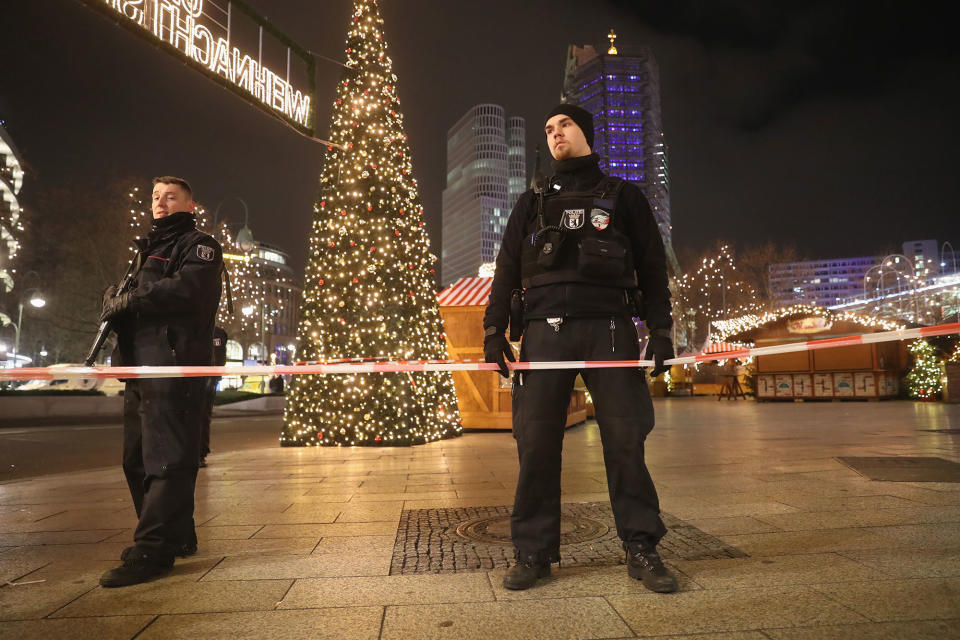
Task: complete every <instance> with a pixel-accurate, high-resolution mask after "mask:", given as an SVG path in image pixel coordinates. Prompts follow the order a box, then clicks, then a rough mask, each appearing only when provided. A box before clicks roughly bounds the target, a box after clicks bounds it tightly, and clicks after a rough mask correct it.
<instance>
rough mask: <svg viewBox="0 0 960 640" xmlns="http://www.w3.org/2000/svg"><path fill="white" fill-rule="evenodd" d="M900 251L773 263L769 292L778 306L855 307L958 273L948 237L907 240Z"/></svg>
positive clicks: (769, 273)
mask: <svg viewBox="0 0 960 640" xmlns="http://www.w3.org/2000/svg"><path fill="white" fill-rule="evenodd" d="M947 247H949V249H948V248H947ZM902 248H903V253H900V254H891V255H888V256H862V257H856V258H835V259H831V260H809V261H804V262H788V263H777V264H771V265H770V266H769V267H768V277H769V283H770V293H771V296H772V298H773V300H774V302H775V304H777V305H778V306H789V305H792V304H798V303H802V304H809V305H815V306H820V307H837V306H842V307H843V308H853V307H854V306H855V305H857V304H858V303H860V302H862V301H863V300H866V299H874V298H878V297H882V298H894V297H899V296H902V295H903V294H904V292H910V291H913V290H914V289H923V288H924V287H930V286H931V285H936V284H937V283H938V282H940V281H941V280H942V281H944V282H948V283H952V282H953V280H952V279H950V278H952V277H953V276H955V275H956V274H957V273H958V259H960V258H958V256H957V255H956V253H955V252H954V250H953V246H952V245H951V244H950V243H949V242H945V243H943V245H942V246H941V245H939V244H938V243H937V241H936V240H910V241H907V242H904V243H903V245H902Z"/></svg>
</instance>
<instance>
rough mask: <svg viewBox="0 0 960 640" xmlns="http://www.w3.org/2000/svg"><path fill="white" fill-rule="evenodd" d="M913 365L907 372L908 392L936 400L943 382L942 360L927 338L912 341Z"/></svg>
mask: <svg viewBox="0 0 960 640" xmlns="http://www.w3.org/2000/svg"><path fill="white" fill-rule="evenodd" d="M909 349H910V353H911V355H913V367H912V368H911V369H910V372H909V373H908V374H907V392H908V393H909V394H910V397H911V398H917V399H918V400H935V399H936V398H937V397H938V396H939V395H940V390H941V388H942V386H943V383H942V381H941V379H940V361H939V359H938V358H937V354H936V350H935V349H934V348H933V345H932V344H930V343H929V342H928V341H927V340H923V339H920V340H915V341H913V342H912V343H910V347H909Z"/></svg>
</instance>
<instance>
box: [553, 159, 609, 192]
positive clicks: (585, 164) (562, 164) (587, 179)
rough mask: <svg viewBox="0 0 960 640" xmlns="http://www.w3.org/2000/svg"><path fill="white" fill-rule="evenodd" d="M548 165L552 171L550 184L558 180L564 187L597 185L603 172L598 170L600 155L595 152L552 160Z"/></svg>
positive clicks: (574, 188)
mask: <svg viewBox="0 0 960 640" xmlns="http://www.w3.org/2000/svg"><path fill="white" fill-rule="evenodd" d="M550 166H551V167H552V168H553V171H554V176H553V178H551V180H550V182H551V184H553V183H555V182H559V183H560V185H561V187H562V188H564V189H573V190H577V191H585V190H589V189H592V188H593V187H595V186H597V183H598V182H600V180H601V179H602V178H603V172H602V171H600V156H598V155H597V154H595V153H591V154H590V155H586V156H578V157H576V158H565V159H563V160H554V161H553V162H552V163H551V165H550Z"/></svg>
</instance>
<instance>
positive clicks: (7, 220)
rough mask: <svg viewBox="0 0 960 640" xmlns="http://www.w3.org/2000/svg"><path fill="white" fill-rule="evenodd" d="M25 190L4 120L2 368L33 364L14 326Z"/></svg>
mask: <svg viewBox="0 0 960 640" xmlns="http://www.w3.org/2000/svg"><path fill="white" fill-rule="evenodd" d="M22 186H23V167H22V163H21V160H20V153H19V152H18V151H17V147H16V145H14V144H13V140H12V139H11V138H10V135H9V133H8V132H7V130H6V127H5V126H4V123H3V121H2V120H0V327H7V329H8V330H9V331H10V333H9V334H8V333H7V332H6V331H5V332H4V334H3V335H0V367H13V366H23V365H24V363H25V362H29V361H30V360H29V358H24V357H23V356H22V355H20V354H18V353H15V350H16V347H15V343H16V342H17V337H18V336H19V329H14V328H13V327H15V325H14V324H13V323H16V322H17V321H18V316H17V313H16V312H17V307H18V303H17V300H16V296H17V293H16V292H15V291H14V287H15V286H17V282H16V269H15V268H14V259H15V258H16V257H17V252H18V251H19V249H20V243H19V241H18V240H17V238H18V237H19V232H20V231H22V230H23V225H22V223H21V222H20V215H21V213H22V210H21V208H20V202H19V201H18V199H17V198H18V195H19V194H20V188H21V187H22ZM14 331H16V333H14Z"/></svg>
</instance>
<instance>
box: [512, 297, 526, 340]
mask: <svg viewBox="0 0 960 640" xmlns="http://www.w3.org/2000/svg"><path fill="white" fill-rule="evenodd" d="M522 337H523V292H522V291H521V290H520V289H514V290H513V291H511V292H510V342H516V341H517V340H519V339H520V338H522Z"/></svg>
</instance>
